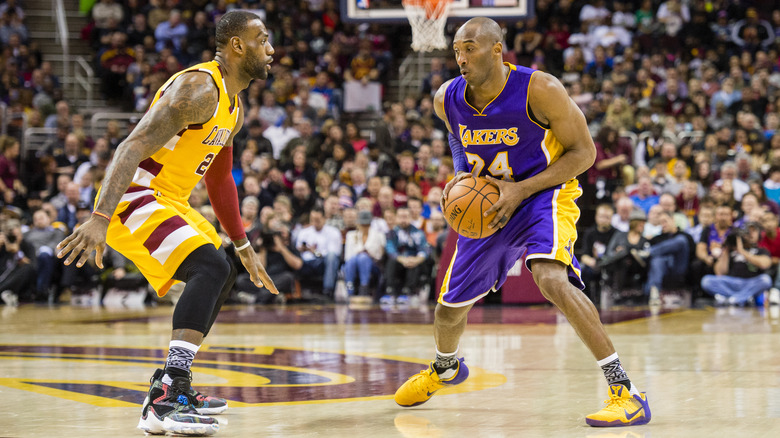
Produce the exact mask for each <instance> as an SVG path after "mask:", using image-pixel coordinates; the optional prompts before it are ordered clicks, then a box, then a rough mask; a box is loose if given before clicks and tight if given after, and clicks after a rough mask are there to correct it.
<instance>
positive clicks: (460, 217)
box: [444, 178, 499, 239]
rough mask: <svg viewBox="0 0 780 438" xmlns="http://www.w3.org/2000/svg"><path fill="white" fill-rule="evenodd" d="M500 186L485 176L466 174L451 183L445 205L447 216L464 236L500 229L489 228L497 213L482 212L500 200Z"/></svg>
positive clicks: (486, 234) (484, 233) (479, 237)
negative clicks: (473, 176) (475, 176)
mask: <svg viewBox="0 0 780 438" xmlns="http://www.w3.org/2000/svg"><path fill="white" fill-rule="evenodd" d="M498 196H499V195H498V188H497V187H496V186H494V185H493V184H490V183H489V182H488V181H487V180H486V179H484V178H465V179H462V180H460V181H458V183H457V184H455V185H454V186H452V189H450V192H449V194H448V195H447V200H446V204H445V205H444V217H445V218H446V219H447V223H449V224H450V226H451V227H452V229H454V230H455V231H457V232H458V234H460V235H461V236H463V237H468V238H470V239H481V238H483V237H488V236H490V235H492V234H493V233H495V232H496V231H498V228H488V224H489V223H490V221H491V220H493V218H494V217H495V216H496V213H493V214H491V215H490V216H487V217H485V216H484V215H483V214H484V213H485V212H486V211H487V210H488V209H489V208H490V207H491V206H492V205H493V204H494V203H495V202H496V201H498Z"/></svg>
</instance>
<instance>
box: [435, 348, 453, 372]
mask: <svg viewBox="0 0 780 438" xmlns="http://www.w3.org/2000/svg"><path fill="white" fill-rule="evenodd" d="M456 366H458V352H457V350H456V351H455V353H453V354H446V355H445V354H441V353H439V352H438V351H437V352H436V360H435V361H434V362H433V369H434V370H435V371H436V373H437V374H442V373H443V372H445V371H447V370H450V369H453V368H455V367H456Z"/></svg>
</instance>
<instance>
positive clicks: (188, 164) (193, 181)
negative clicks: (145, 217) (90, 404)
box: [131, 61, 240, 204]
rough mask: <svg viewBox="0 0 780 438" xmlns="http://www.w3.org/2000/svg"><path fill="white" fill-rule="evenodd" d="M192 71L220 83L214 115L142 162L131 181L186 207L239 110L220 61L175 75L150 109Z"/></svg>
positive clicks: (180, 134) (158, 91) (223, 142)
mask: <svg viewBox="0 0 780 438" xmlns="http://www.w3.org/2000/svg"><path fill="white" fill-rule="evenodd" d="M193 71H199V72H204V73H208V74H210V75H211V77H212V79H214V82H215V83H216V84H217V88H218V89H219V101H218V102H217V108H216V110H215V111H214V114H213V115H212V116H211V118H210V119H209V120H208V121H207V122H206V123H204V124H202V125H190V126H188V127H187V128H186V129H184V130H182V131H181V132H179V133H178V134H177V135H176V136H174V137H173V138H172V139H171V140H170V141H168V143H166V144H165V146H164V147H163V148H162V149H160V150H159V151H157V152H155V153H154V154H153V155H152V156H151V157H149V158H147V159H146V160H144V161H142V162H141V163H140V164H139V165H138V169H137V170H136V172H135V175H134V176H133V182H132V186H137V187H138V186H140V187H149V188H151V189H154V190H155V191H159V192H160V193H161V194H162V195H164V196H166V197H168V198H173V199H175V200H177V201H179V202H181V203H183V204H187V199H189V197H190V193H191V192H192V190H193V189H194V188H195V186H196V185H197V184H198V182H200V180H201V178H203V175H204V174H205V173H206V171H207V170H208V168H209V166H210V165H211V163H212V161H214V158H216V156H217V154H218V153H219V151H220V150H221V149H222V147H223V146H225V144H227V141H228V138H230V134H231V133H232V132H233V129H235V127H236V123H238V116H239V111H240V108H239V101H240V99H239V98H238V96H233V102H235V105H234V106H232V105H231V103H230V102H231V98H230V96H228V94H227V87H226V86H225V80H224V78H223V77H222V69H221V67H220V66H219V63H217V61H210V62H205V63H203V64H197V65H194V66H192V67H190V68H188V69H185V70H182V71H180V72H178V73H176V74H175V75H173V76H172V77H171V78H170V79H168V81H166V82H165V84H163V86H162V87H160V89H159V90H157V93H156V94H155V96H154V100H153V101H152V105H151V106H154V105H155V104H156V103H157V101H158V100H159V99H160V97H162V95H163V94H165V91H166V90H167V89H168V87H170V85H171V84H172V83H173V81H175V80H176V78H178V77H179V76H180V75H181V74H183V73H186V72H193ZM132 186H131V187H132Z"/></svg>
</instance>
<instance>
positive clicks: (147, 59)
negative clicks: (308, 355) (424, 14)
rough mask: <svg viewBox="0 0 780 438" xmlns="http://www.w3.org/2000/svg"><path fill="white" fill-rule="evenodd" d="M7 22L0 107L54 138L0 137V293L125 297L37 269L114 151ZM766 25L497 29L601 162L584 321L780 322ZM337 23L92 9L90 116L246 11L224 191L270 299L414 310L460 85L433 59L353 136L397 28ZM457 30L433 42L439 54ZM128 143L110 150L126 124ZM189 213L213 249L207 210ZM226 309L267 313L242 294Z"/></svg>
mask: <svg viewBox="0 0 780 438" xmlns="http://www.w3.org/2000/svg"><path fill="white" fill-rule="evenodd" d="M17 3H18V1H14V0H6V2H5V3H3V4H1V5H0V17H1V18H2V25H1V26H0V40H2V41H1V42H2V47H3V51H2V56H3V60H2V61H3V62H2V64H0V68H2V73H1V74H0V79H1V80H0V93H1V94H0V97H1V98H2V100H3V101H4V102H5V104H6V105H7V106H8V108H9V109H13V110H14V111H15V112H24V113H25V114H26V115H27V125H28V126H31V127H36V126H49V127H53V128H56V129H57V134H56V135H55V136H54V137H53V138H52V139H51V141H50V143H49V144H48V145H47V146H46V147H45V148H43V149H41V150H39V151H36V152H35V153H24V154H22V155H23V156H22V155H20V151H19V138H20V132H19V131H18V129H14V128H15V125H14V122H13V121H10V122H9V128H8V133H9V136H7V137H4V138H3V139H2V141H0V147H2V157H0V190H2V194H3V202H4V205H5V208H4V210H3V227H2V230H3V233H2V234H0V240H1V241H2V244H3V248H5V249H4V251H5V252H4V255H3V257H5V259H4V260H6V263H5V264H4V265H3V266H4V269H5V274H2V275H0V290H2V291H10V292H9V293H8V294H4V295H5V296H8V297H11V295H14V296H16V297H18V298H21V299H22V300H45V299H49V300H52V299H55V300H56V299H57V297H58V295H59V294H60V293H61V292H62V291H63V290H79V289H89V288H94V287H96V285H103V286H102V287H108V286H107V285H110V283H111V282H115V281H123V280H127V279H128V278H129V279H131V280H132V284H135V282H142V281H143V279H142V278H138V277H137V275H134V274H136V271H135V270H134V267H133V266H132V264H130V263H129V262H128V261H127V260H123V259H122V258H121V256H119V255H118V254H111V266H113V267H112V268H111V269H114V271H112V270H111V269H109V270H108V271H106V272H103V273H100V272H98V271H97V270H96V269H94V267H90V266H85V268H82V269H75V268H73V269H72V271H73V272H68V271H69V270H70V268H66V267H64V266H62V265H61V264H60V263H58V261H57V260H56V259H55V258H53V257H51V255H52V254H53V251H54V250H53V246H52V245H53V244H56V242H58V241H59V239H60V238H61V237H62V236H64V235H65V234H67V233H68V232H70V230H72V229H73V228H74V227H77V226H78V224H79V223H81V222H83V220H85V218H87V217H89V212H90V208H91V206H92V203H93V201H94V197H95V193H96V190H97V188H99V186H100V183H101V181H102V178H103V175H104V172H105V168H106V166H107V165H108V163H109V162H110V160H111V157H112V153H113V151H114V150H115V148H116V147H117V145H118V144H119V143H120V142H121V140H122V139H123V138H124V136H125V135H126V133H127V132H126V131H125V130H123V128H122V126H121V124H120V123H118V122H116V121H113V122H110V123H109V126H108V128H107V129H106V131H105V132H104V133H102V135H101V136H99V137H98V138H92V137H91V136H90V135H89V134H88V132H87V130H85V120H84V116H83V115H82V114H81V113H79V112H78V111H74V110H73V109H72V108H71V107H70V105H69V104H68V102H66V101H65V100H63V99H62V92H61V86H60V81H59V78H57V77H56V75H54V74H53V72H52V68H51V65H50V64H49V63H47V62H46V60H45V59H42V56H41V55H40V52H39V51H38V50H37V49H36V45H35V42H34V41H30V40H29V39H28V38H27V34H28V32H27V31H26V29H24V20H23V17H24V12H23V10H22V9H21V8H20V7H19V6H18V5H17ZM775 3H776V2H764V1H749V0H745V1H736V0H735V1H726V0H721V1H717V0H716V1H704V0H689V1H684V0H669V1H657V0H641V1H639V0H637V1H606V0H596V1H587V2H586V1H572V0H537V1H536V2H535V7H534V9H535V16H534V17H532V18H529V19H526V20H521V21H517V22H515V21H511V22H502V23H500V24H501V25H502V27H503V29H504V30H505V37H506V38H505V44H504V58H505V60H506V61H508V62H513V63H518V64H522V65H526V66H531V67H534V68H538V69H540V70H544V71H547V72H550V73H552V74H554V75H556V76H557V77H559V78H560V79H561V81H562V82H563V84H564V85H565V87H566V88H567V90H568V91H569V94H570V96H571V98H572V99H573V100H574V102H575V103H576V104H577V105H578V106H579V107H580V108H581V109H582V111H583V113H584V114H585V116H586V118H587V120H588V124H589V127H590V129H591V132H592V134H593V137H594V140H595V143H596V147H597V150H598V158H597V161H596V164H595V165H594V166H593V167H592V168H591V169H590V170H589V171H587V172H586V174H584V175H581V176H580V178H579V180H580V183H581V184H582V186H583V189H584V194H583V197H582V198H581V200H580V202H579V205H580V207H581V209H582V216H581V220H580V238H579V240H578V244H577V248H576V254H577V255H578V257H579V259H580V261H581V264H582V265H583V276H584V277H585V280H586V283H587V284H588V289H587V291H588V293H589V294H590V295H591V296H592V297H594V299H596V297H597V296H598V293H599V291H601V290H603V289H604V288H608V289H610V290H613V291H623V290H631V289H633V290H638V291H640V292H639V293H640V295H641V297H642V299H646V300H650V301H651V302H652V301H654V300H658V297H659V292H660V291H662V290H664V289H668V288H674V287H682V286H684V287H688V288H692V289H695V290H696V296H697V297H701V298H704V297H710V298H711V299H713V300H717V302H718V303H724V304H746V303H749V302H752V300H753V299H754V297H763V295H762V294H761V292H764V291H771V292H773V293H774V292H776V295H777V297H776V298H777V301H780V291H778V288H777V287H776V286H780V281H778V280H775V278H776V277H777V276H776V271H777V263H778V261H780V240H779V239H778V233H777V228H778V224H777V222H778V214H780V207H778V202H780V136H775V135H774V134H775V131H776V130H777V129H778V126H779V125H780V113H778V108H777V97H778V95H779V94H780V55H779V54H780V38H778V37H780V6H778V5H777V4H775ZM339 6H340V5H339V2H337V1H335V0H299V1H290V2H279V1H272V0H255V1H233V2H231V1H225V0H219V1H208V0H148V1H144V0H125V1H122V2H120V1H117V0H99V1H97V2H96V3H95V5H94V6H93V8H92V11H91V21H90V24H89V25H88V26H87V27H85V28H84V29H83V31H82V38H83V39H85V40H86V41H89V43H90V44H91V46H92V47H93V48H94V51H95V57H94V66H95V68H96V70H97V71H98V72H99V77H101V78H102V80H103V86H102V89H101V91H102V93H103V96H104V97H105V98H106V99H108V100H109V101H110V102H112V103H114V104H117V105H121V106H123V107H124V108H125V109H127V110H133V111H138V112H143V111H144V110H145V109H146V108H147V106H148V104H149V102H150V101H151V98H152V97H153V94H154V92H155V91H156V90H157V88H158V87H159V86H160V85H162V83H164V82H165V80H167V79H168V78H169V77H170V76H171V75H172V74H173V73H175V72H177V71H178V70H180V69H182V68H184V67H186V66H189V65H193V64H195V63H198V62H201V61H204V60H210V59H212V58H213V55H214V23H215V22H217V21H218V20H219V17H220V16H221V15H222V14H224V13H225V12H226V11H228V10H230V9H231V8H238V7H240V8H245V9H250V10H257V11H261V13H262V14H264V21H265V23H266V24H267V26H268V28H269V31H270V34H271V41H272V44H273V46H274V49H275V51H276V53H275V55H274V63H273V64H272V73H271V75H270V76H269V79H268V80H265V81H254V82H253V83H252V84H251V85H250V87H249V89H248V90H246V91H245V92H244V93H243V94H242V101H243V102H244V104H245V106H244V107H245V108H246V109H247V112H246V121H245V125H244V129H243V130H242V131H241V132H240V133H239V135H238V136H237V137H236V139H235V142H234V157H235V164H234V171H233V174H234V178H235V181H236V184H237V186H238V188H239V196H240V198H241V213H242V218H243V220H244V225H245V229H246V231H247V234H248V235H249V236H250V239H251V241H252V243H253V245H254V247H255V249H256V250H257V251H258V253H259V254H261V257H262V258H263V260H265V261H266V263H267V266H268V269H269V273H270V274H271V276H272V277H273V278H274V279H275V280H276V281H277V285H278V286H279V288H280V290H282V291H283V292H285V293H286V294H287V296H288V297H300V296H308V297H314V298H315V299H321V300H333V299H336V298H339V297H344V296H354V297H370V298H367V299H368V300H375V301H380V300H381V301H382V302H383V303H385V304H391V303H402V304H403V303H406V302H408V301H410V300H413V299H415V297H418V296H419V294H420V291H423V299H425V296H426V295H427V292H428V291H430V290H431V287H432V284H433V281H434V276H435V275H434V272H435V269H436V268H437V266H438V261H439V257H440V254H441V251H442V246H443V241H444V239H446V234H447V232H448V231H447V226H446V223H445V221H444V219H443V217H442V215H441V211H440V209H439V198H440V195H441V189H442V188H443V187H444V185H445V184H446V182H447V181H448V180H449V179H450V178H451V177H452V176H453V167H452V160H451V158H450V152H449V148H448V146H447V144H446V140H445V139H446V136H445V132H446V131H445V130H446V128H445V126H444V125H443V123H442V122H441V121H440V120H439V119H438V118H437V117H435V115H434V113H433V101H432V99H433V95H434V94H435V92H436V90H437V89H438V87H439V86H440V85H441V84H442V83H443V82H444V81H446V80H448V79H450V78H452V77H455V76H457V74H458V68H457V65H456V63H455V59H454V57H453V56H451V55H450V54H447V55H442V56H441V57H434V58H432V59H431V61H430V69H429V73H428V75H427V76H426V78H425V79H424V80H423V81H422V83H421V84H420V88H419V92H417V93H414V94H409V95H405V96H402V97H401V98H400V101H390V100H388V99H384V100H383V108H382V109H381V111H380V112H379V114H378V115H377V116H376V119H377V120H376V121H375V122H374V123H373V124H372V125H371V126H370V128H366V127H365V126H361V125H360V123H359V118H357V117H355V114H351V113H345V112H344V111H343V109H344V106H343V101H344V98H343V95H344V92H343V90H344V84H345V83H346V82H348V81H361V82H374V83H379V84H381V85H382V87H386V84H388V83H389V82H388V81H389V79H390V78H392V77H394V76H395V75H396V73H395V70H396V67H397V66H398V64H399V63H400V60H401V59H402V58H403V56H405V55H406V54H407V53H408V52H409V48H408V45H403V44H391V38H392V37H393V35H396V34H398V33H399V32H400V33H403V34H407V33H408V30H409V28H408V26H396V27H393V26H390V25H376V24H365V23H345V22H342V20H341V15H340V11H339ZM457 25H458V23H455V22H450V23H449V24H448V34H449V35H450V36H451V35H453V34H454V30H455V29H456V27H457ZM130 122H131V123H130V124H129V126H128V127H127V129H128V130H131V129H133V127H134V124H135V123H137V120H131V121H130ZM17 128H18V127H17ZM190 203H191V204H192V205H193V206H194V207H195V208H198V209H199V210H200V211H201V212H202V213H203V214H204V216H205V217H207V218H208V219H210V220H212V221H213V222H214V223H215V225H216V226H217V227H219V224H218V223H217V222H216V217H215V215H214V213H213V211H212V210H211V209H210V206H209V205H208V199H207V196H206V193H205V190H200V189H199V190H196V191H195V192H193V194H192V197H191V199H190ZM44 213H45V214H44ZM218 229H219V228H218ZM226 243H227V239H226ZM14 245H16V246H14ZM226 248H227V249H228V250H229V251H230V245H229V244H226ZM88 265H89V264H88ZM238 265H240V264H238ZM19 267H24V268H23V269H17V268H19ZM41 273H43V274H41ZM128 276H129V277H128ZM778 278H779V279H780V277H778ZM128 281H129V280H128ZM111 284H113V283H111ZM339 289H343V290H339ZM745 291H750V293H749V294H746V293H745ZM9 294H10V295H9ZM431 295H433V294H431ZM769 295H770V296H771V295H772V293H770V294H769ZM11 298H13V297H11ZM235 299H236V300H239V301H242V302H268V301H271V300H273V299H274V298H273V297H271V296H270V295H269V294H268V293H267V291H264V290H261V289H257V288H254V286H253V285H251V282H249V281H248V276H246V275H243V276H240V278H239V280H238V282H237V287H236V294H235Z"/></svg>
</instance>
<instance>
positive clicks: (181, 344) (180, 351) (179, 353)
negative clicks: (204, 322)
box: [162, 341, 200, 385]
mask: <svg viewBox="0 0 780 438" xmlns="http://www.w3.org/2000/svg"><path fill="white" fill-rule="evenodd" d="M199 349H200V346H199V345H195V344H191V343H189V342H186V341H171V342H170V344H168V360H167V361H166V363H165V369H166V373H165V375H164V376H163V378H162V382H163V383H164V384H166V385H170V384H171V383H173V378H172V377H171V376H170V375H169V374H168V373H167V370H168V368H170V367H173V368H177V369H180V370H183V371H185V372H187V373H189V371H190V367H191V366H192V361H193V360H194V359H195V354H197V353H198V350H199Z"/></svg>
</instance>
